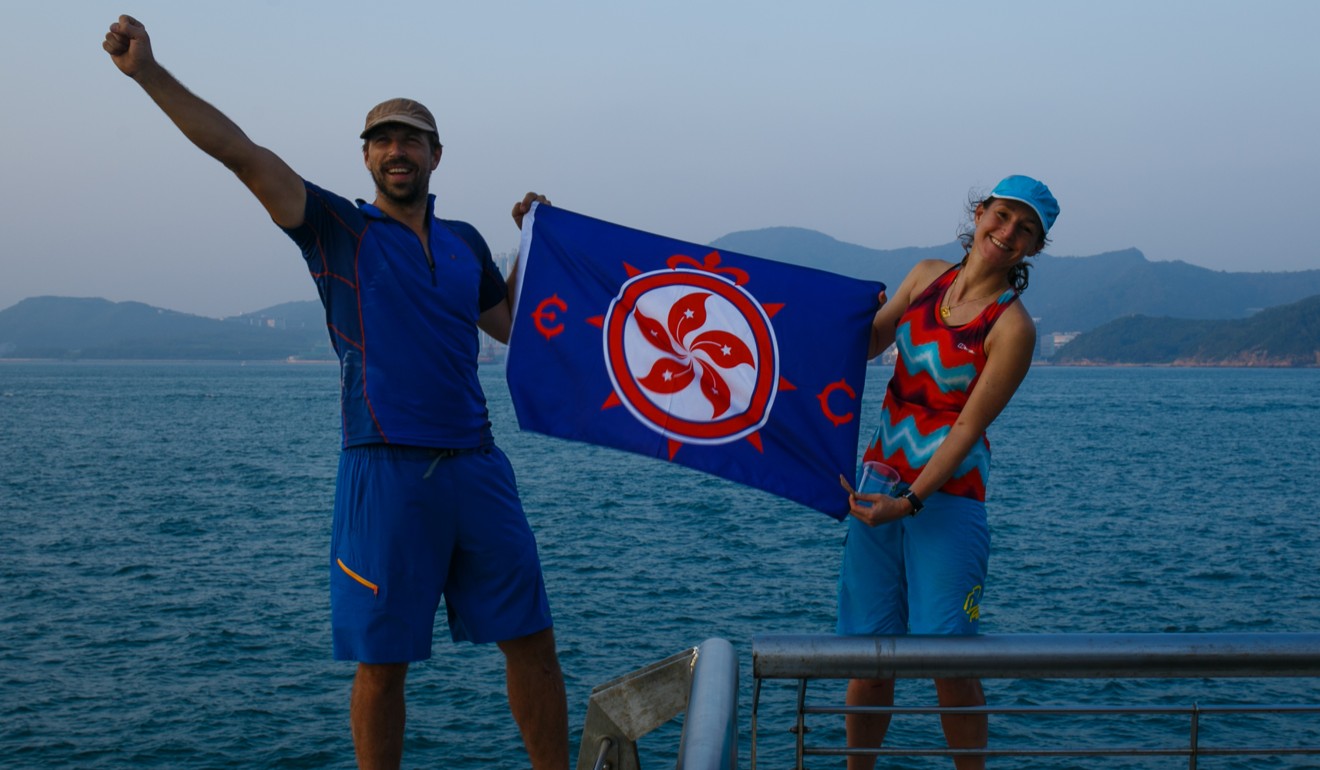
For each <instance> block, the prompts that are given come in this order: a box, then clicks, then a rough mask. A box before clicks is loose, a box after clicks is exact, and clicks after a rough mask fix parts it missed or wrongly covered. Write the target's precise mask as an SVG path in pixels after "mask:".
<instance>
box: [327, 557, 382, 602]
mask: <svg viewBox="0 0 1320 770" xmlns="http://www.w3.org/2000/svg"><path fill="white" fill-rule="evenodd" d="M335 561H337V562H339V568H340V569H342V570H343V571H344V574H345V575H348V576H349V577H351V578H353V579H354V580H356V581H357V582H359V583H361V584H362V585H364V586H366V587H367V588H370V589H371V594H372V595H373V596H377V595H379V594H380V586H378V585H376V584H375V583H373V582H371V581H370V580H367V579H366V578H364V577H362V576H361V575H359V574H358V573H356V572H354V571H353V570H351V569H349V568H348V565H347V564H345V563H344V560H343V559H338V558H337V559H335Z"/></svg>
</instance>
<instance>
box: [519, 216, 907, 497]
mask: <svg viewBox="0 0 1320 770" xmlns="http://www.w3.org/2000/svg"><path fill="white" fill-rule="evenodd" d="M880 290H881V285H880V284H879V283H877V282H874V281H861V280H857V279H854V278H847V277H844V276H840V275H836V274H834V273H828V272H825V271H822V270H816V269H813V268H807V267H799V266H796V265H790V264H785V263H782V262H774V261H771V260H766V259H761V258H757V257H751V256H746V255H743V254H735V253H732V252H726V251H716V250H712V249H711V248H710V247H706V246H698V245H696V244H691V243H685V242H682V241H678V240H674V239H672V238H666V237H663V236H659V235H652V234H650V233H645V232H641V231H639V230H633V229H630V228H626V227H621V226H619V225H614V224H610V223H608V222H602V221H600V220H597V219H592V218H590V217H586V216H582V215H580V214H574V213H572V212H570V211H565V210H564V209H561V208H557V207H550V206H541V205H537V206H536V207H534V209H533V210H532V212H531V213H529V214H528V215H527V216H526V217H525V219H524V221H523V232H522V247H521V250H520V254H519V260H518V276H517V292H518V297H517V300H516V310H515V316H514V324H513V334H512V337H511V339H510V341H509V354H508V359H507V361H506V376H507V378H508V383H509V391H510V394H511V395H512V397H513V405H514V409H515V411H516V412H517V415H518V424H519V426H520V427H521V428H522V429H523V430H530V431H535V432H538V433H545V434H548V435H551V436H558V437H561V438H566V439H571V440H575V441H583V442H586V443H591V444H598V445H602V446H608V447H614V448H617V449H623V450H626V451H629V452H635V453H638V454H642V455H648V456H651V457H655V458H657V459H660V460H665V461H670V462H674V463H677V464H680V465H683V466H686V467H689V468H694V469H696V470H700V471H704V472H706V473H711V474H714V475H716V476H720V477H722V478H725V479H729V480H732V481H736V482H739V483H742V484H746V485H748V486H752V487H755V488H757V489H762V490H765V491H767V492H770V493H772V494H775V495H779V496H781V497H785V498H788V499H789V500H793V501H796V502H798V503H801V504H803V505H806V506H808V507H811V508H814V509H816V510H818V511H821V512H822V513H826V514H829V515H830V516H833V517H835V518H839V519H841V518H843V517H844V516H846V515H847V512H848V497H847V494H846V493H845V492H844V491H843V490H842V489H841V488H840V486H839V482H838V477H839V474H843V475H845V476H847V477H851V476H852V475H853V469H854V467H855V464H856V453H857V436H858V428H859V425H858V422H859V413H860V409H859V407H860V404H861V400H862V390H863V386H864V384H865V379H866V353H867V345H868V344H869V342H870V330H871V318H872V316H873V315H874V313H875V310H876V307H877V301H878V300H877V295H878V294H879V292H880Z"/></svg>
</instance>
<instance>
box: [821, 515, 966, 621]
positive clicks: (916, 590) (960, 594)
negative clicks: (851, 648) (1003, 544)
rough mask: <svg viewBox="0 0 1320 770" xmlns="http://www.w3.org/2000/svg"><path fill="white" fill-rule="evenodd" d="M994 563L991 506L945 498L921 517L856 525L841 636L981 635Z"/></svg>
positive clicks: (846, 556)
mask: <svg viewBox="0 0 1320 770" xmlns="http://www.w3.org/2000/svg"><path fill="white" fill-rule="evenodd" d="M989 561H990V528H989V526H988V524H987V522H986V515H985V503H982V502H980V501H978V500H973V499H971V498H967V497H957V496H954V495H946V494H943V493H940V492H937V493H935V494H933V495H931V497H930V499H929V500H927V501H926V507H925V508H924V509H922V511H921V513H919V514H917V515H916V516H907V517H904V518H903V519H900V520H899V521H894V522H890V523H888V524H882V525H880V526H878V527H868V526H867V525H866V524H864V523H862V522H861V521H860V520H858V519H857V517H855V516H849V517H848V534H847V537H846V539H845V540H844V546H843V566H842V567H841V569H840V570H839V623H838V629H837V630H838V633H839V634H840V635H844V636H864V635H865V636H870V635H878V634H884V635H893V634H909V633H910V634H938V635H946V636H952V635H959V634H975V633H976V630H977V625H978V621H979V620H980V617H981V593H982V590H983V587H984V585H985V576H986V568H987V567H988V565H989Z"/></svg>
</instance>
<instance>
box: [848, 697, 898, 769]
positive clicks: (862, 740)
mask: <svg viewBox="0 0 1320 770" xmlns="http://www.w3.org/2000/svg"><path fill="white" fill-rule="evenodd" d="M846 702H847V704H848V705H849V706H892V705H894V680H893V679H852V680H849V682H848V695H847V700H846ZM844 726H845V728H846V729H847V732H848V748H850V749H876V748H879V747H880V746H881V744H883V743H884V742H885V733H886V732H888V731H889V715H888V714H849V715H848V716H846V717H844ZM873 767H875V757H860V756H852V755H849V757H848V770H871V768H873Z"/></svg>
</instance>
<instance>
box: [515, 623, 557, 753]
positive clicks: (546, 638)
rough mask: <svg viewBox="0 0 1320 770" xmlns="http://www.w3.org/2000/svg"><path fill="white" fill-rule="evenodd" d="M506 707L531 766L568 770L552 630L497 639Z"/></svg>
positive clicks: (553, 632)
mask: <svg viewBox="0 0 1320 770" xmlns="http://www.w3.org/2000/svg"><path fill="white" fill-rule="evenodd" d="M499 647H500V651H501V652H503V653H504V663H505V665H504V671H505V677H506V682H507V686H508V690H509V710H510V711H512V712H513V719H514V721H515V722H517V723H518V729H519V730H520V731H521V732H522V738H523V745H525V746H526V747H527V756H528V757H530V758H531V760H532V767H533V768H534V770H568V700H567V698H566V696H565V694H564V675H563V672H562V671H560V669H559V655H558V654H557V653H556V652H555V631H554V629H553V628H547V629H545V630H544V631H538V632H536V633H534V634H531V635H530V636H524V637H521V638H519V639H510V640H508V641H504V642H500V643H499Z"/></svg>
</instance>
